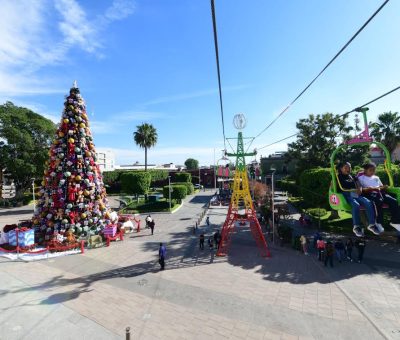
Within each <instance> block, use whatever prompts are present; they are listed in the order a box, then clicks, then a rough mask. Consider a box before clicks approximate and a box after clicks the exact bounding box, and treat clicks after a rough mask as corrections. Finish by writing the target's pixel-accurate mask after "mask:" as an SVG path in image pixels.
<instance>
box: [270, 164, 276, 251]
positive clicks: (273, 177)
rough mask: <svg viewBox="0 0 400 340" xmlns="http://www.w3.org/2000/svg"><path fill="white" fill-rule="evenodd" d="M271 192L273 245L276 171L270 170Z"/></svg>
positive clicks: (273, 240)
mask: <svg viewBox="0 0 400 340" xmlns="http://www.w3.org/2000/svg"><path fill="white" fill-rule="evenodd" d="M271 171H272V176H271V192H272V200H271V208H272V243H273V244H275V183H274V182H275V181H274V180H275V176H274V175H275V171H276V169H271Z"/></svg>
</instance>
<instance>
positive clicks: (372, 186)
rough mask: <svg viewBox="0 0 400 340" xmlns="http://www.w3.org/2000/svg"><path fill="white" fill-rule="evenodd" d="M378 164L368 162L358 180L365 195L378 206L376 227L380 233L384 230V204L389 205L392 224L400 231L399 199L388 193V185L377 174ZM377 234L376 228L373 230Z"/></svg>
mask: <svg viewBox="0 0 400 340" xmlns="http://www.w3.org/2000/svg"><path fill="white" fill-rule="evenodd" d="M375 171H376V165H375V164H374V163H367V164H365V165H364V173H363V174H362V175H361V176H359V177H358V182H359V183H360V185H361V188H362V194H363V196H365V197H367V198H368V199H369V200H371V201H372V202H373V203H374V204H375V207H376V227H377V229H378V231H379V232H378V235H379V234H380V233H382V232H383V231H384V229H383V226H382V223H383V204H387V205H388V207H389V211H390V215H391V222H390V225H391V226H392V227H393V228H395V229H397V230H398V231H400V208H399V205H398V204H397V200H396V199H395V198H393V197H392V196H390V195H388V194H387V193H386V192H385V190H386V189H387V188H388V186H387V185H383V184H382V182H381V180H380V178H379V177H378V176H376V175H375ZM372 232H373V233H374V234H377V233H376V232H375V230H372Z"/></svg>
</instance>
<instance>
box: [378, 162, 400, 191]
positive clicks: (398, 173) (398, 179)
mask: <svg viewBox="0 0 400 340" xmlns="http://www.w3.org/2000/svg"><path fill="white" fill-rule="evenodd" d="M391 170H392V176H393V182H394V186H395V187H398V186H400V169H399V166H398V165H393V164H392V169H391ZM376 175H377V176H379V178H380V179H381V181H382V183H383V184H389V178H388V175H387V173H386V171H385V168H384V166H383V165H379V166H378V167H377V168H376Z"/></svg>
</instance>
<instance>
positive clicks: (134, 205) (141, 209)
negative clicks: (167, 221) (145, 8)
mask: <svg viewBox="0 0 400 340" xmlns="http://www.w3.org/2000/svg"><path fill="white" fill-rule="evenodd" d="M180 205H181V204H179V203H176V202H175V201H174V200H173V201H172V204H171V210H172V211H174V210H176V209H178V208H179V206H180ZM124 212H126V213H135V214H137V213H139V214H140V213H147V212H169V202H168V200H166V199H165V198H161V199H160V200H159V201H157V202H143V201H139V203H138V202H137V201H136V200H134V201H132V202H131V203H130V204H129V206H128V207H126V208H125V209H124Z"/></svg>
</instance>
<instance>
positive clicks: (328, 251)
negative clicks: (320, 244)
mask: <svg viewBox="0 0 400 340" xmlns="http://www.w3.org/2000/svg"><path fill="white" fill-rule="evenodd" d="M334 253H335V248H334V247H333V244H332V242H331V241H328V242H327V243H326V248H325V267H326V266H327V265H328V261H329V264H330V265H331V267H332V268H333V254H334Z"/></svg>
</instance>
